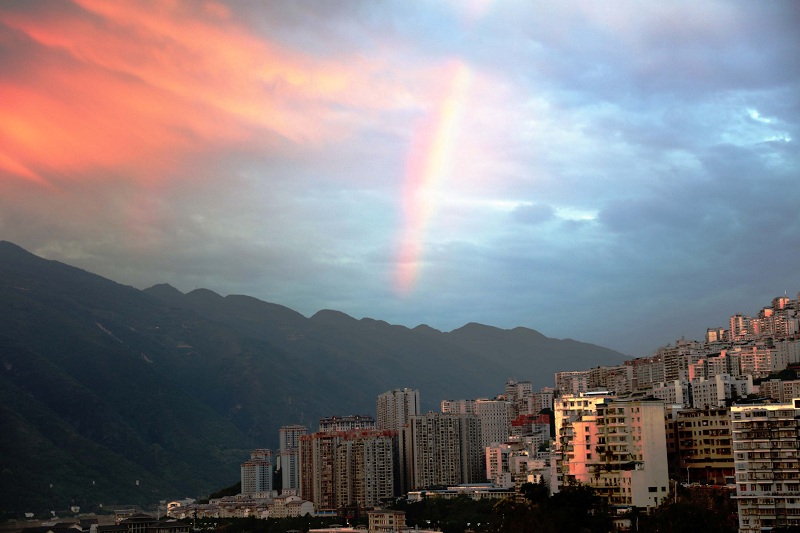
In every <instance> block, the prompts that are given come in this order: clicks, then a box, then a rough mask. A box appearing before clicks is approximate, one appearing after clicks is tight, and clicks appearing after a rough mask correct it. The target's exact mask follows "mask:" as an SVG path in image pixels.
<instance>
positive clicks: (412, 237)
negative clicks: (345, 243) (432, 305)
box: [394, 61, 471, 295]
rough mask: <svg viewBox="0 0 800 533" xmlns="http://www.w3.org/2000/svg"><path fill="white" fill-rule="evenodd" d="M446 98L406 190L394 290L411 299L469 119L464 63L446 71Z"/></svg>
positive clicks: (421, 133) (416, 152)
mask: <svg viewBox="0 0 800 533" xmlns="http://www.w3.org/2000/svg"><path fill="white" fill-rule="evenodd" d="M445 72H446V73H447V74H446V78H445V79H446V80H447V82H446V83H445V84H444V86H445V88H446V89H445V92H444V94H443V95H442V96H441V98H439V99H438V102H439V103H438V105H437V107H436V112H435V113H431V114H429V116H428V119H427V120H425V121H423V124H422V127H420V128H418V130H417V132H416V133H415V135H414V139H413V141H412V146H411V151H410V153H409V156H408V160H407V164H406V176H405V182H404V188H403V200H402V201H403V217H404V221H403V230H402V233H401V236H400V239H399V243H398V253H397V259H396V264H397V266H396V270H395V276H394V287H395V291H396V292H397V293H398V294H401V295H405V294H408V293H410V292H411V291H412V290H413V288H414V286H415V285H416V282H417V279H418V278H419V275H420V270H421V268H422V262H423V252H424V250H423V241H424V239H425V236H426V232H427V229H428V226H429V224H430V221H431V218H432V217H433V213H434V211H435V210H436V208H437V207H438V203H439V191H440V189H441V188H442V185H443V184H444V183H445V181H446V179H447V177H448V176H449V174H450V172H451V169H452V163H453V153H454V150H455V145H456V140H457V137H458V130H459V125H460V119H461V117H462V115H463V113H464V107H465V102H466V97H467V90H468V88H469V84H470V78H471V73H470V70H469V67H468V66H467V65H466V64H465V63H463V62H462V61H454V62H452V63H451V64H450V65H448V67H447V68H446V69H445Z"/></svg>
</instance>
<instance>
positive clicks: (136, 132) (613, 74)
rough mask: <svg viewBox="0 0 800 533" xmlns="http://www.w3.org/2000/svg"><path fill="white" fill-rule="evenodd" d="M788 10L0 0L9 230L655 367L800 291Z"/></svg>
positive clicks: (173, 279)
mask: <svg viewBox="0 0 800 533" xmlns="http://www.w3.org/2000/svg"><path fill="white" fill-rule="evenodd" d="M798 20H800V10H798V7H797V5H796V4H795V3H793V2H787V1H779V2H772V3H767V4H763V3H750V2H712V1H706V2H700V3H697V2H676V3H670V4H668V5H665V4H664V3H663V2H644V3H641V2H623V3H621V4H615V5H614V6H613V9H612V6H609V5H604V4H596V3H590V2H570V3H558V4H544V5H529V4H525V3H518V2H512V1H499V0H498V1H481V0H474V1H470V2H438V3H433V2H430V3H428V2H412V3H408V2H385V3H380V4H373V3H357V2H341V3H328V2H325V3H313V2H292V3H289V4H287V3H284V2H263V3H255V4H249V3H248V4H226V3H216V2H191V3H190V2H177V3H163V2H153V3H146V2H145V3H135V4H130V3H114V2H100V1H96V0H76V1H75V2H46V1H42V2H40V1H32V2H24V3H11V4H5V5H3V6H2V7H0V36H1V37H2V40H1V41H0V43H2V44H0V61H2V65H3V68H2V69H0V98H2V100H3V101H4V102H6V103H7V105H6V106H3V108H2V109H0V238H2V239H4V240H9V241H12V242H15V243H17V244H19V245H21V246H23V247H25V248H27V249H29V250H31V251H33V252H34V253H36V254H38V255H41V256H43V257H46V258H48V259H55V260H60V261H63V262H66V263H68V264H73V265H76V266H79V267H81V268H85V269H87V270H90V271H92V272H96V273H98V274H101V275H103V276H105V277H108V278H111V279H114V280H115V281H118V282H121V283H125V284H130V285H133V286H135V287H138V288H146V287H149V286H152V285H155V284H158V283H170V284H172V285H173V286H175V287H177V288H178V289H179V290H181V291H184V292H188V291H190V290H193V289H195V288H198V287H203V288H208V289H210V290H213V291H215V292H218V293H220V294H223V295H227V294H246V295H250V296H254V297H257V298H259V299H262V300H265V301H269V302H274V303H277V304H281V305H285V306H287V307H290V308H292V309H295V310H297V311H299V312H301V313H303V314H304V315H306V316H310V315H312V314H313V313H315V312H316V311H318V310H320V309H336V310H339V311H342V312H345V313H347V314H349V315H352V316H354V317H356V318H362V317H371V318H376V319H381V320H385V321H387V322H390V323H395V324H402V325H406V326H409V327H413V326H416V325H418V324H422V323H425V324H428V325H430V326H432V327H434V328H437V329H441V330H444V331H447V330H451V329H454V328H457V327H460V326H461V325H463V324H466V323H468V322H480V323H484V324H489V325H492V326H497V327H501V328H513V327H516V326H524V327H529V328H532V329H535V330H537V331H540V332H541V333H543V334H545V335H547V336H548V337H555V338H575V339H577V340H581V341H584V342H591V343H594V344H598V345H601V346H605V347H609V348H612V349H615V350H618V351H621V352H623V353H625V354H627V355H630V356H632V357H639V356H646V355H649V354H650V353H652V351H653V350H655V349H656V348H657V347H659V346H663V345H665V344H667V343H670V342H673V341H674V340H675V339H677V338H680V337H686V338H693V339H700V338H702V335H703V333H704V331H705V328H706V327H715V326H719V327H725V326H726V320H727V319H728V317H729V316H730V315H731V314H734V313H742V314H753V313H755V312H756V310H757V306H758V305H759V303H761V302H763V301H764V300H765V299H767V298H772V297H774V296H780V295H783V294H784V292H785V291H790V292H789V295H790V296H791V297H794V296H795V294H794V293H793V292H791V291H793V290H796V287H797V277H796V265H797V264H798V263H799V262H800V211H798V209H797V206H798V205H800V187H798V186H797V177H798V170H800V150H797V148H796V144H797V139H798V135H800V133H799V132H798V124H799V123H800V101H798V94H800V72H798V64H800V63H798V61H797V59H798V56H800V44H798V40H797V39H796V24H797V22H798Z"/></svg>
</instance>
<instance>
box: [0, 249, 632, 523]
mask: <svg viewBox="0 0 800 533" xmlns="http://www.w3.org/2000/svg"><path fill="white" fill-rule="evenodd" d="M0 316H2V317H4V318H3V319H2V320H0V398H5V399H7V400H8V401H6V402H4V403H3V405H2V408H0V434H3V435H9V438H7V439H3V440H2V442H0V502H2V503H0V511H22V510H29V509H48V508H54V507H57V506H59V505H61V506H65V507H66V506H67V505H69V504H77V505H81V506H82V508H86V509H91V508H92V506H96V505H99V503H105V504H110V503H138V504H146V503H152V502H154V501H158V500H160V499H171V498H175V497H183V496H185V495H192V496H203V495H204V494H208V493H209V492H210V491H211V490H214V489H216V488H218V487H220V486H227V485H229V484H230V482H231V481H232V480H235V479H236V478H237V477H238V471H239V464H240V463H241V462H242V461H244V460H246V459H247V457H249V455H248V454H249V450H250V449H253V448H255V447H272V448H274V447H276V446H277V430H278V428H279V427H280V426H281V425H286V424H293V423H300V424H304V425H306V426H307V427H309V429H310V430H312V431H315V430H316V429H317V421H318V419H319V418H320V417H323V416H332V415H346V414H354V413H364V412H374V405H375V399H376V397H377V395H378V394H380V393H382V392H385V391H386V390H391V389H394V388H401V387H411V388H415V389H419V390H420V396H421V399H422V404H423V409H424V410H429V409H430V410H433V409H438V402H439V401H440V400H443V399H448V398H451V399H452V398H472V397H486V396H493V395H495V394H497V393H499V392H501V391H502V390H503V385H504V383H505V380H506V379H508V378H509V377H514V378H516V379H527V380H530V381H532V382H533V383H534V386H535V387H537V388H538V387H541V386H543V385H545V384H548V385H551V384H552V379H553V371H554V370H567V368H562V367H563V365H564V364H565V362H570V361H572V362H574V364H575V365H578V366H579V368H588V367H591V366H597V365H598V364H615V363H618V362H620V361H622V360H623V359H624V358H625V357H626V356H624V355H623V354H620V353H618V352H614V351H613V350H609V349H607V348H602V347H599V346H594V345H590V344H587V343H580V342H577V341H567V342H562V341H559V340H558V339H549V338H547V337H546V336H544V335H542V334H541V333H539V332H537V331H535V330H531V329H528V328H521V327H520V328H514V329H512V330H504V329H500V328H496V327H494V326H485V325H482V324H476V323H471V324H466V325H465V326H462V327H461V328H457V329H455V330H453V331H450V332H442V331H439V330H436V329H434V328H431V327H430V326H426V325H419V326H416V327H414V328H408V327H405V326H398V325H392V324H389V323H387V322H385V321H382V320H376V319H372V318H362V319H356V318H353V317H351V316H349V315H346V314H345V313H342V312H340V311H335V310H322V311H320V312H318V313H316V314H315V315H313V316H312V317H309V318H307V317H305V316H303V315H302V314H300V313H298V312H296V311H294V310H292V309H290V308H288V307H285V306H282V305H279V304H272V303H269V302H264V301H262V300H259V299H257V298H253V297H250V296H245V295H229V296H221V295H219V294H217V293H215V292H213V291H210V290H208V289H195V290H193V291H191V292H189V293H186V294H184V293H182V292H181V291H179V290H178V289H175V288H174V287H171V286H169V285H167V284H158V285H153V286H152V287H150V288H148V289H145V290H138V289H136V288H133V287H130V286H126V285H122V284H119V283H117V282H114V281H112V280H108V279H106V278H102V277H100V276H97V275H95V274H92V273H91V272H88V271H85V270H81V269H78V268H75V267H72V266H69V265H67V264H64V263H60V262H57V261H50V260H46V259H43V258H40V257H38V256H36V255H34V254H31V253H30V252H27V251H26V250H24V249H23V248H21V247H19V246H17V245H15V244H13V243H8V242H7V241H3V242H0ZM422 369H424V371H420V370H422ZM22 443H28V444H29V445H30V446H33V447H34V449H36V450H38V452H37V453H27V454H26V453H22V450H24V447H22ZM37 456H38V457H37ZM57 464H61V465H63V466H62V467H58V468H57V467H55V466H54V465H57ZM89 477H91V480H90V479H89ZM134 477H136V479H133V478H134ZM48 478H52V481H53V487H54V488H53V490H49V489H48V490H46V491H43V490H42V488H41V487H42V480H45V479H48ZM115 480H116V481H115ZM137 480H138V481H139V483H138V484H136V483H135V481H137ZM90 481H91V482H92V483H91V484H90V483H89V482H90ZM48 486H49V483H48ZM98 487H102V490H100V489H98ZM99 498H111V499H113V500H115V501H113V502H111V501H109V500H108V499H106V500H105V501H98V499H99ZM71 502H76V503H71Z"/></svg>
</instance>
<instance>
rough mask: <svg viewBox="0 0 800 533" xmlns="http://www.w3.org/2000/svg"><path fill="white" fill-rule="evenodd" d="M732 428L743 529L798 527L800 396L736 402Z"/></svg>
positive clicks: (744, 532) (754, 531)
mask: <svg viewBox="0 0 800 533" xmlns="http://www.w3.org/2000/svg"><path fill="white" fill-rule="evenodd" d="M731 433H732V437H733V453H734V464H735V471H736V496H735V498H736V501H737V505H738V508H739V532H740V533H758V532H761V531H767V530H770V529H773V528H778V527H785V528H789V527H794V528H797V527H800V476H798V472H799V471H800V449H798V435H800V398H795V399H793V400H792V401H791V402H790V403H782V404H762V405H754V404H750V405H734V406H733V407H731Z"/></svg>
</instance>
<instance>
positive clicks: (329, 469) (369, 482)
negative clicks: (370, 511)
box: [300, 429, 395, 510]
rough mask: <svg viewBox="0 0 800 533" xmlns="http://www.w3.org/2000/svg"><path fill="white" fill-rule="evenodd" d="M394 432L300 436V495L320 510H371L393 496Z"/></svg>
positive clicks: (319, 433) (369, 431)
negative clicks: (345, 508) (351, 506)
mask: <svg viewBox="0 0 800 533" xmlns="http://www.w3.org/2000/svg"><path fill="white" fill-rule="evenodd" d="M394 437H395V435H394V433H393V432H392V431H388V430H374V429H372V430H351V431H327V432H326V431H320V432H317V433H311V434H308V435H303V436H301V437H300V467H301V468H300V470H301V474H300V496H301V497H302V498H303V499H306V500H309V501H312V502H314V504H315V506H316V508H317V510H337V509H340V508H342V507H344V506H350V505H358V506H359V507H372V506H375V505H377V504H378V503H379V501H380V499H382V498H389V497H391V496H393V494H394V474H393V472H394V468H393V462H392V456H393V446H394Z"/></svg>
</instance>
